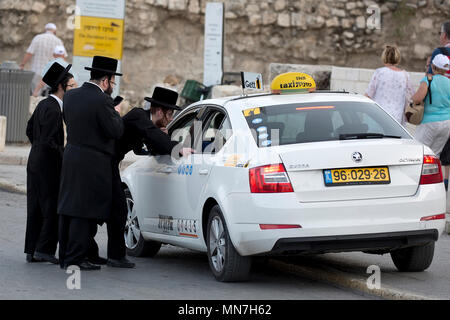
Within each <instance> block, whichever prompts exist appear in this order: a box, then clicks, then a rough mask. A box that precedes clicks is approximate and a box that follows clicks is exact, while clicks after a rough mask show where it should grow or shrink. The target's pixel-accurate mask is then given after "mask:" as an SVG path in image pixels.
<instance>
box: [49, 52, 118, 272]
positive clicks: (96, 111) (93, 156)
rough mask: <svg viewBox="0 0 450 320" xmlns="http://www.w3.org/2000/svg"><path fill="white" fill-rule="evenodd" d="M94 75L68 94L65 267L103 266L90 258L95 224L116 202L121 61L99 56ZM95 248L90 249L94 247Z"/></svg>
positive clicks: (61, 206)
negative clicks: (114, 93) (115, 97)
mask: <svg viewBox="0 0 450 320" xmlns="http://www.w3.org/2000/svg"><path fill="white" fill-rule="evenodd" d="M85 69H86V70H90V71H91V79H90V81H89V82H85V83H84V84H83V86H82V87H80V88H78V89H75V90H72V91H71V92H69V93H68V94H66V95H65V96H64V121H65V122H66V125H67V146H66V149H65V150H64V158H63V165H62V172H61V187H60V194H59V201H58V213H59V215H60V221H59V228H60V230H59V241H60V246H59V249H60V250H59V258H60V265H61V267H63V268H67V267H68V266H70V265H78V266H79V267H80V269H81V270H99V269H100V266H98V265H96V264H93V263H91V262H93V261H91V262H89V261H88V255H89V250H90V249H91V248H92V243H95V242H94V236H95V234H96V232H97V223H100V224H101V223H103V222H105V221H107V220H108V218H109V214H110V212H111V210H112V205H113V193H112V189H113V184H112V181H113V177H112V173H113V156H114V147H115V140H116V139H119V138H120V137H121V136H122V133H123V123H122V119H121V118H120V115H119V113H117V111H115V110H114V107H113V100H112V98H111V96H110V95H111V93H112V91H113V86H114V85H115V82H114V81H115V76H121V74H120V73H117V72H116V69H117V60H115V59H111V58H107V57H102V56H95V57H94V59H93V62H92V67H91V68H88V67H86V68H85ZM91 250H92V249H91Z"/></svg>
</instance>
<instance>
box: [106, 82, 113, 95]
mask: <svg viewBox="0 0 450 320" xmlns="http://www.w3.org/2000/svg"><path fill="white" fill-rule="evenodd" d="M105 93H106V94H107V95H108V96H111V94H112V93H113V88H112V86H111V84H109V85H108V89H106V90H105Z"/></svg>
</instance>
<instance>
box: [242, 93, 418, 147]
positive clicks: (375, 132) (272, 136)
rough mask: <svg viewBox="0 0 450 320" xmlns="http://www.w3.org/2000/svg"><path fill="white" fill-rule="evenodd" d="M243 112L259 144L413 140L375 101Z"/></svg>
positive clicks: (313, 104) (264, 145) (292, 106)
mask: <svg viewBox="0 0 450 320" xmlns="http://www.w3.org/2000/svg"><path fill="white" fill-rule="evenodd" d="M243 113H244V116H245V119H246V120H247V123H248V125H249V127H250V129H251V131H252V134H253V137H254V138H255V141H256V143H257V145H258V146H259V147H270V146H276V145H288V144H296V143H307V142H319V141H332V140H349V139H375V138H379V139H381V138H398V139H411V137H410V136H409V135H408V134H407V133H406V131H405V130H404V129H403V128H402V127H401V126H400V125H399V124H398V123H397V122H396V121H395V120H393V119H392V118H391V117H390V116H389V115H388V114H387V113H386V112H385V111H384V110H383V109H381V108H380V107H378V106H377V105H376V104H374V103H367V102H342V101H339V102H327V103H303V104H289V105H277V106H268V107H261V108H252V109H247V110H244V111H243Z"/></svg>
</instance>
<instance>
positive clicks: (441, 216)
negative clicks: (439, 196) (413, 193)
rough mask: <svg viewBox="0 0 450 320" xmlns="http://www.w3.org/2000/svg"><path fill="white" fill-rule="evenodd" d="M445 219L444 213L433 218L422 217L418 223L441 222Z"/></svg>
mask: <svg viewBox="0 0 450 320" xmlns="http://www.w3.org/2000/svg"><path fill="white" fill-rule="evenodd" d="M442 219H445V213H441V214H436V215H434V216H427V217H422V218H421V219H420V221H433V220H442Z"/></svg>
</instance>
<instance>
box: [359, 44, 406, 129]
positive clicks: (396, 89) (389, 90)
mask: <svg viewBox="0 0 450 320" xmlns="http://www.w3.org/2000/svg"><path fill="white" fill-rule="evenodd" d="M381 59H382V61H383V63H384V67H382V68H378V69H376V70H375V73H374V74H373V76H372V79H371V80H370V83H369V87H368V88H367V91H366V94H365V95H366V96H367V97H369V98H371V99H373V100H374V101H375V102H376V103H378V104H379V105H380V106H381V107H382V108H383V109H384V110H385V111H386V112H387V113H389V114H390V115H391V116H392V117H394V119H395V120H397V121H398V122H399V123H401V124H404V123H405V120H406V119H405V117H404V115H403V113H404V109H405V104H406V102H407V101H409V99H410V98H411V96H412V95H413V94H414V89H413V87H412V84H411V81H410V78H409V74H408V73H407V72H406V71H405V70H402V69H400V68H399V67H398V65H399V63H400V61H401V54H400V51H399V49H398V48H397V47H396V46H389V45H387V46H385V48H384V50H383V53H382V55H381Z"/></svg>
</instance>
